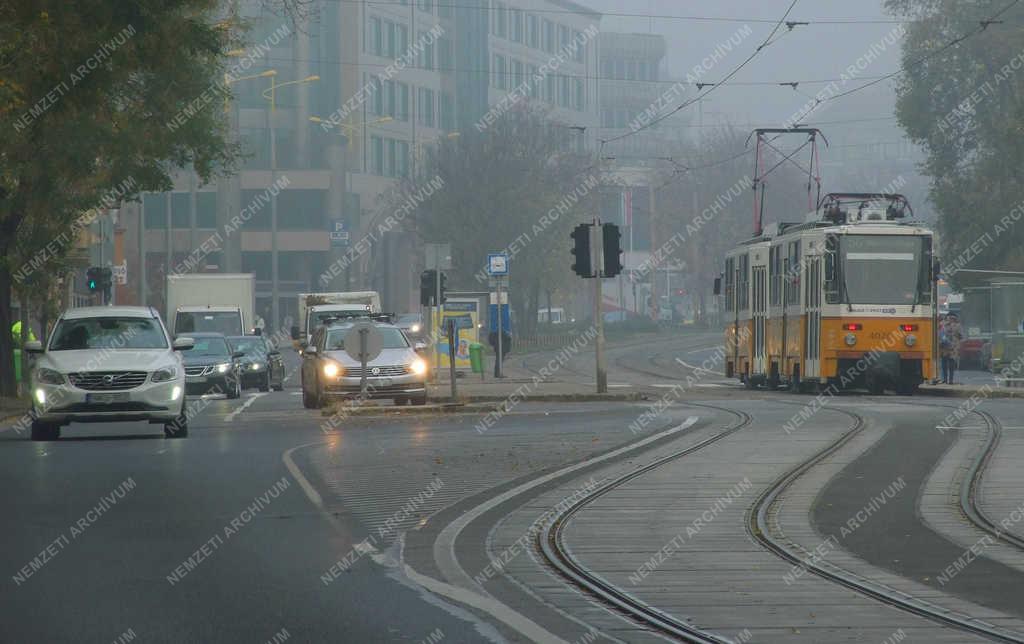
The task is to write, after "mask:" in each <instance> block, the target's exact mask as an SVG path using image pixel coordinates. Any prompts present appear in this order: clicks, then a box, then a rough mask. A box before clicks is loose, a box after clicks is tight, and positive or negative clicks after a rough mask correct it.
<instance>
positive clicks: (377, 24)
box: [367, 17, 384, 56]
mask: <svg viewBox="0 0 1024 644" xmlns="http://www.w3.org/2000/svg"><path fill="white" fill-rule="evenodd" d="M367 51H368V53H371V54H374V55H377V56H380V55H382V53H383V52H384V25H383V23H382V22H381V19H380V18H376V17H371V18H370V34H369V39H368V42H367Z"/></svg>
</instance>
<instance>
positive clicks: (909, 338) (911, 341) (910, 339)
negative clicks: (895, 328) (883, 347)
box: [903, 333, 917, 347]
mask: <svg viewBox="0 0 1024 644" xmlns="http://www.w3.org/2000/svg"><path fill="white" fill-rule="evenodd" d="M903 341H904V342H906V343H907V346H908V347H912V346H914V345H915V344H917V336H916V335H914V334H913V333H908V334H907V335H906V336H905V337H904V338H903Z"/></svg>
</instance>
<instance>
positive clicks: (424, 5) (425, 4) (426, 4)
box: [416, 0, 434, 13]
mask: <svg viewBox="0 0 1024 644" xmlns="http://www.w3.org/2000/svg"><path fill="white" fill-rule="evenodd" d="M416 4H417V6H418V7H419V9H420V11H425V12H427V13H434V0H419V1H418V2H417V3H416Z"/></svg>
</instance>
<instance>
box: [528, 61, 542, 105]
mask: <svg viewBox="0 0 1024 644" xmlns="http://www.w3.org/2000/svg"><path fill="white" fill-rule="evenodd" d="M526 73H527V75H528V78H527V79H526V80H527V81H529V85H528V87H527V93H528V94H529V96H530V98H537V95H538V94H539V93H540V87H538V84H539V83H540V81H539V80H538V79H537V77H538V76H539V75H540V70H539V69H538V68H537V66H536V65H527V67H526Z"/></svg>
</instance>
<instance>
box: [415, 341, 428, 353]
mask: <svg viewBox="0 0 1024 644" xmlns="http://www.w3.org/2000/svg"><path fill="white" fill-rule="evenodd" d="M412 350H413V351H415V352H416V353H422V352H423V351H426V350H427V343H426V342H417V343H416V344H414V345H412Z"/></svg>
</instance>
